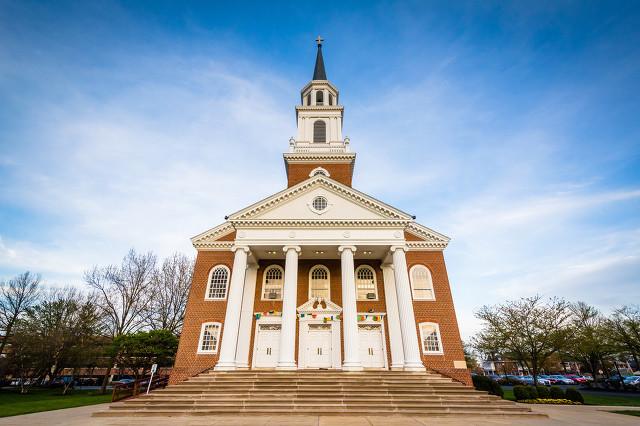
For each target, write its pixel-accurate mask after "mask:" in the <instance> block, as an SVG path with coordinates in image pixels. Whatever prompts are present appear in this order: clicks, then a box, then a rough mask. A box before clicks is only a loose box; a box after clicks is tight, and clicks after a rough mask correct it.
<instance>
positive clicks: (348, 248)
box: [338, 246, 357, 253]
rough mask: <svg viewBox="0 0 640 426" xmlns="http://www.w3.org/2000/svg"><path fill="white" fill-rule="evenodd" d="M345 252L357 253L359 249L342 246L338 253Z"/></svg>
mask: <svg viewBox="0 0 640 426" xmlns="http://www.w3.org/2000/svg"><path fill="white" fill-rule="evenodd" d="M345 250H351V252H352V253H355V252H356V250H357V248H356V246H340V247H338V252H340V253H342V252H343V251H345Z"/></svg>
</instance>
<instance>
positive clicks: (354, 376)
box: [94, 371, 531, 417]
mask: <svg viewBox="0 0 640 426" xmlns="http://www.w3.org/2000/svg"><path fill="white" fill-rule="evenodd" d="M223 414H226V415H229V414H243V415H252V414H255V415H259V414H265V415H271V414H304V415H385V414H430V415H437V416H456V415H459V416H468V415H478V416H508V415H531V411H530V409H529V408H527V407H522V406H518V405H516V404H514V403H512V402H510V401H505V400H503V399H501V398H498V397H496V396H492V395H488V394H487V393H485V392H478V391H476V390H474V389H472V388H470V387H467V386H464V385H462V384H460V383H457V382H454V381H453V380H451V379H450V378H447V377H444V376H441V375H439V374H436V373H433V372H427V373H413V372H411V373H410V372H395V371H364V372H336V371H294V372H274V371H238V372H206V373H203V374H200V375H198V376H196V377H192V378H190V379H189V380H187V381H185V382H182V383H179V384H176V385H171V386H169V387H167V388H165V389H161V390H157V391H154V392H152V393H151V394H149V395H142V396H139V397H137V398H132V399H128V400H125V401H122V402H117V403H114V404H111V406H110V407H109V409H108V410H107V411H101V412H97V413H94V416H99V417H123V416H214V415H223Z"/></svg>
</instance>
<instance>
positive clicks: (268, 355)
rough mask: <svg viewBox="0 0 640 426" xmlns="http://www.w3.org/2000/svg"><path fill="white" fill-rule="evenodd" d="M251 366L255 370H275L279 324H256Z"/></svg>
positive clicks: (278, 346) (278, 349)
mask: <svg viewBox="0 0 640 426" xmlns="http://www.w3.org/2000/svg"><path fill="white" fill-rule="evenodd" d="M257 327H258V330H257V331H258V333H257V334H258V335H257V336H256V344H255V350H254V355H253V357H254V362H253V365H254V367H256V368H276V366H277V364H278V354H279V352H280V329H281V325H280V324H258V325H257Z"/></svg>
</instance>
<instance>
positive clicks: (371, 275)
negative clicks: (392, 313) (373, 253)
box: [356, 265, 378, 300]
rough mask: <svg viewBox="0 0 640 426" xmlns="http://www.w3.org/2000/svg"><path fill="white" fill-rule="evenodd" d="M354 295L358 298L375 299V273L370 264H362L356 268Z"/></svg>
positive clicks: (376, 295)
mask: <svg viewBox="0 0 640 426" xmlns="http://www.w3.org/2000/svg"><path fill="white" fill-rule="evenodd" d="M356 295H357V297H358V300H377V299H378V291H377V288H376V273H375V271H374V270H373V268H372V267H371V266H368V265H362V266H359V267H358V268H357V269H356Z"/></svg>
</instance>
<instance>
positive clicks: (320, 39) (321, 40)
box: [316, 36, 324, 46]
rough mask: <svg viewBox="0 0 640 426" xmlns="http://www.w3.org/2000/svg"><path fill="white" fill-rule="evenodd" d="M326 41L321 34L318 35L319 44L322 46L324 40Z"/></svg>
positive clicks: (317, 41)
mask: <svg viewBox="0 0 640 426" xmlns="http://www.w3.org/2000/svg"><path fill="white" fill-rule="evenodd" d="M323 41H324V39H323V38H322V37H320V36H318V38H317V39H316V43H318V46H322V42H323Z"/></svg>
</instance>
